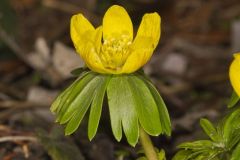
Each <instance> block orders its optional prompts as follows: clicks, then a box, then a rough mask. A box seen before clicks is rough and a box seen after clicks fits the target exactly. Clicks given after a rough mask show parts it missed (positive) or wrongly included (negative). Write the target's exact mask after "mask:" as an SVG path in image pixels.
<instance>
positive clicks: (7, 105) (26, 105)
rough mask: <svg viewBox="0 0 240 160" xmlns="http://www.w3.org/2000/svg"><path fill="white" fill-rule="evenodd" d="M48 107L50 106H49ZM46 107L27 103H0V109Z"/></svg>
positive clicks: (9, 101)
mask: <svg viewBox="0 0 240 160" xmlns="http://www.w3.org/2000/svg"><path fill="white" fill-rule="evenodd" d="M49 105H50V104H49ZM36 106H37V107H46V105H43V104H39V103H38V104H36V103H33V102H29V101H11V100H7V101H0V108H16V109H17V108H29V107H36Z"/></svg>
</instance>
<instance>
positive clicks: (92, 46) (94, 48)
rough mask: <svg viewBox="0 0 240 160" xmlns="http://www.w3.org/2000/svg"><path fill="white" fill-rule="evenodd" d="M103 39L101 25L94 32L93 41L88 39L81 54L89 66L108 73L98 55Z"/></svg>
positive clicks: (96, 70)
mask: <svg viewBox="0 0 240 160" xmlns="http://www.w3.org/2000/svg"><path fill="white" fill-rule="evenodd" d="M101 39H102V27H101V26H100V27H98V28H97V29H96V31H95V32H94V39H93V41H88V42H87V43H85V45H84V46H83V47H82V50H81V51H82V53H83V54H81V56H82V58H83V60H84V61H85V63H86V65H87V66H88V68H90V69H91V70H93V71H95V72H98V73H106V72H107V70H106V69H105V68H104V66H103V64H102V62H101V60H100V58H99V56H98V53H99V51H100V48H101V43H102V42H101Z"/></svg>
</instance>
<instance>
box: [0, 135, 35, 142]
mask: <svg viewBox="0 0 240 160" xmlns="http://www.w3.org/2000/svg"><path fill="white" fill-rule="evenodd" d="M9 141H10V142H11V141H31V142H37V141H38V140H37V138H36V137H33V136H6V137H0V143H3V142H9Z"/></svg>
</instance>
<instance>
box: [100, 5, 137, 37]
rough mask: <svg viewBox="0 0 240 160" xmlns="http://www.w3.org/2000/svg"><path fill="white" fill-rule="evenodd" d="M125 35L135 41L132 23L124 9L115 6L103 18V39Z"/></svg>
mask: <svg viewBox="0 0 240 160" xmlns="http://www.w3.org/2000/svg"><path fill="white" fill-rule="evenodd" d="M123 34H125V35H128V36H129V38H130V39H131V40H132V39H133V26H132V21H131V19H130V17H129V15H128V13H127V11H126V10H125V9H124V8H123V7H121V6H118V5H113V6H112V7H110V8H109V9H108V10H107V12H106V13H105V15H104V17H103V39H105V40H106V39H108V38H111V37H114V36H120V35H123Z"/></svg>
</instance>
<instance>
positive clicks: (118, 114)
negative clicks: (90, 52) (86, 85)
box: [107, 75, 139, 146]
mask: <svg viewBox="0 0 240 160" xmlns="http://www.w3.org/2000/svg"><path fill="white" fill-rule="evenodd" d="M133 94H134V93H132V91H131V89H130V84H129V82H128V76H127V75H124V76H123V75H121V76H114V77H112V79H111V80H110V82H109V85H108V87H107V95H108V104H109V111H110V118H111V126H112V130H113V134H114V136H115V138H116V139H117V140H118V141H120V140H121V138H122V127H123V130H124V133H125V135H126V137H127V140H128V143H129V144H130V145H132V146H135V145H136V143H137V141H138V137H139V127H138V117H137V111H136V103H135V101H134V97H133ZM121 125H122V126H121Z"/></svg>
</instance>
